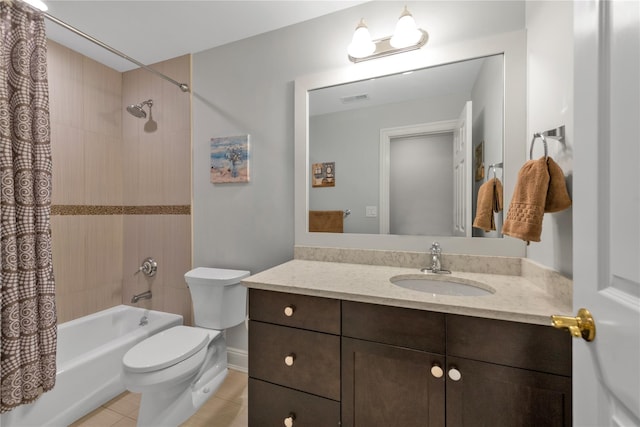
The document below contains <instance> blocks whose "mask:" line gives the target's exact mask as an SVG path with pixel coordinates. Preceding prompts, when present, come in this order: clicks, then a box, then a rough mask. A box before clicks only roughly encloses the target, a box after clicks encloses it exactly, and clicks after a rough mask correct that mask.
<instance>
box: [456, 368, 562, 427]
mask: <svg viewBox="0 0 640 427" xmlns="http://www.w3.org/2000/svg"><path fill="white" fill-rule="evenodd" d="M451 369H456V370H457V371H458V372H459V373H460V375H459V380H457V381H454V380H452V379H451V378H449V373H450V371H451ZM461 426H467V427H469V426H471V427H483V426H486V427H540V426H545V427H546V426H548V427H553V426H566V427H570V426H571V378H570V377H565V376H561V375H553V374H545V373H542V372H536V371H529V370H526V369H519V368H511V367H507V366H501V365H494V364H492V363H485V362H477V361H473V360H468V359H463V358H459V357H451V356H447V427H461Z"/></svg>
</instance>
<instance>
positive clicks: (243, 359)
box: [227, 347, 249, 372]
mask: <svg viewBox="0 0 640 427" xmlns="http://www.w3.org/2000/svg"><path fill="white" fill-rule="evenodd" d="M227 366H229V369H235V370H236V371H240V372H249V353H248V352H247V350H242V349H239V348H233V347H227Z"/></svg>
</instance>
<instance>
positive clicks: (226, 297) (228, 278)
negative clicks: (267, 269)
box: [184, 267, 250, 330]
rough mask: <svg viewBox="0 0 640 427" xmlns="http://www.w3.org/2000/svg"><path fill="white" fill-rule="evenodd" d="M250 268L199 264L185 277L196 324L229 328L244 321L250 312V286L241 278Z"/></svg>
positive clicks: (206, 326)
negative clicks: (230, 268)
mask: <svg viewBox="0 0 640 427" xmlns="http://www.w3.org/2000/svg"><path fill="white" fill-rule="evenodd" d="M249 274H250V273H249V272H248V271H244V270H227V269H222V268H208V267H198V268H194V269H193V270H190V271H188V272H187V273H186V274H185V275H184V278H185V281H186V282H187V286H188V287H189V292H190V293H191V301H192V303H193V319H194V323H195V326H200V327H203V328H209V329H220V330H221V329H227V328H230V327H232V326H236V325H238V324H240V323H242V322H243V321H244V319H245V317H246V314H247V288H245V287H244V286H242V285H241V284H240V281H241V280H242V279H244V278H245V277H248V276H249Z"/></svg>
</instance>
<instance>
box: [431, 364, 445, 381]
mask: <svg viewBox="0 0 640 427" xmlns="http://www.w3.org/2000/svg"><path fill="white" fill-rule="evenodd" d="M431 375H433V376H434V377H436V378H442V376H443V375H444V370H443V369H442V367H441V366H440V365H439V364H438V363H434V364H433V365H432V366H431Z"/></svg>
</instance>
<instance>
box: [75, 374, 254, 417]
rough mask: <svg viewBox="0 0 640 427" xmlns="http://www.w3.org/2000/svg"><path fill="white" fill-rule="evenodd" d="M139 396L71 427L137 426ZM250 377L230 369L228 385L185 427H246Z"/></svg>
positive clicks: (125, 395) (119, 401)
mask: <svg viewBox="0 0 640 427" xmlns="http://www.w3.org/2000/svg"><path fill="white" fill-rule="evenodd" d="M139 406H140V395H139V394H137V393H130V392H125V393H122V394H121V395H119V396H117V397H115V398H114V399H112V400H111V401H109V402H107V403H105V404H104V405H102V406H101V407H100V408H98V409H96V410H95V411H93V412H91V413H89V414H87V415H85V416H84V417H82V418H80V419H79V420H78V421H76V422H74V423H73V424H71V426H70V427H135V425H136V419H137V417H138V407H139ZM247 425H248V418H247V374H246V373H243V372H239V371H234V370H231V369H230V370H229V374H228V375H227V378H226V380H225V382H224V383H223V384H222V386H220V389H218V391H217V392H216V394H215V395H213V397H212V398H211V399H209V400H208V401H207V402H206V403H205V404H204V405H202V407H201V408H200V410H199V411H198V412H196V413H195V414H194V415H193V416H192V417H191V418H189V419H188V420H187V421H186V422H185V423H184V424H182V427H205V426H206V427H247Z"/></svg>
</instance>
